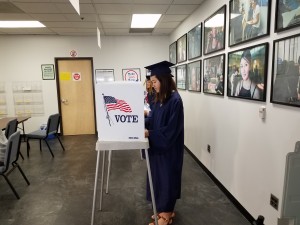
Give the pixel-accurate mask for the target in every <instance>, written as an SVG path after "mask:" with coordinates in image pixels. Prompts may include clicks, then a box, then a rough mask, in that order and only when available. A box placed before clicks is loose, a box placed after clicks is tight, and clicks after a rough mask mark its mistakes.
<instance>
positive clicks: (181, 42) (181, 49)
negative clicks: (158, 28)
mask: <svg viewBox="0 0 300 225" xmlns="http://www.w3.org/2000/svg"><path fill="white" fill-rule="evenodd" d="M186 36H187V35H186V34H184V35H182V36H181V37H180V38H179V39H178V40H177V63H181V62H184V61H186V55H187V54H186V49H187V41H186V39H187V37H186Z"/></svg>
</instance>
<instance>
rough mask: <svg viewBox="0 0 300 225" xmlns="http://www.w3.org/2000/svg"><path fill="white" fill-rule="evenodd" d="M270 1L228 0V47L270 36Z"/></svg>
mask: <svg viewBox="0 0 300 225" xmlns="http://www.w3.org/2000/svg"><path fill="white" fill-rule="evenodd" d="M270 9H271V0H230V2H229V46H234V45H238V44H241V43H245V42H248V41H251V40H254V39H257V38H261V37H264V36H267V35H269V34H270V19H269V18H270V11H271V10H270Z"/></svg>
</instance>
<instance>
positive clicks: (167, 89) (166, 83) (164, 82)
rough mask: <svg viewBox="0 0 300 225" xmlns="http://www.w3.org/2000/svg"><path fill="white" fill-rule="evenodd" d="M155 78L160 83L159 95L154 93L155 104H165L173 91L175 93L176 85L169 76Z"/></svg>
mask: <svg viewBox="0 0 300 225" xmlns="http://www.w3.org/2000/svg"><path fill="white" fill-rule="evenodd" d="M156 78H157V79H158V80H159V82H160V90H159V93H156V97H155V102H160V103H165V102H166V101H167V100H168V99H169V98H170V97H171V94H172V92H173V91H177V88H176V84H175V82H174V80H173V78H172V76H171V74H167V75H166V74H164V75H156Z"/></svg>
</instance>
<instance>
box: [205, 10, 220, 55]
mask: <svg viewBox="0 0 300 225" xmlns="http://www.w3.org/2000/svg"><path fill="white" fill-rule="evenodd" d="M225 22H226V5H224V6H222V7H221V8H220V9H218V11H216V12H215V13H214V14H212V15H211V16H210V17H209V18H208V19H206V20H205V21H204V44H203V48H204V55H207V54H210V53H212V52H217V51H220V50H223V49H225V31H226V27H225V24H226V23H225Z"/></svg>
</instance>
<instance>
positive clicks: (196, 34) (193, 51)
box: [187, 23, 202, 60]
mask: <svg viewBox="0 0 300 225" xmlns="http://www.w3.org/2000/svg"><path fill="white" fill-rule="evenodd" d="M187 36H188V59H189V60H190V59H194V58H197V57H200V56H201V55H202V23H200V24H199V25H197V26H196V27H194V28H193V29H192V30H190V31H189V32H188V34H187Z"/></svg>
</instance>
